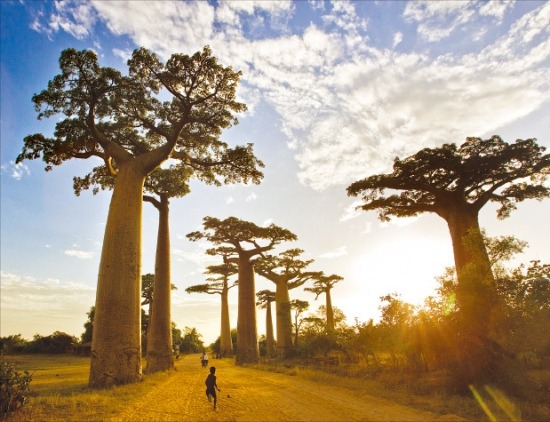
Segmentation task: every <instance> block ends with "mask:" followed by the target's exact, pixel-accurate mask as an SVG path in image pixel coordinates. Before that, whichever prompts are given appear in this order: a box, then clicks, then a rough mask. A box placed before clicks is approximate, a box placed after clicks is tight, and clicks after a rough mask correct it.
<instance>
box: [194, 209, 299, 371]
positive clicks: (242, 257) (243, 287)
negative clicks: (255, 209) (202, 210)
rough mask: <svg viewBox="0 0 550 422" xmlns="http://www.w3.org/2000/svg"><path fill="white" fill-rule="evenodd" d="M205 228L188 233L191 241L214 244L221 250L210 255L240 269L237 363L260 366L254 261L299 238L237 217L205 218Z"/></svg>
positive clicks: (211, 250) (285, 230)
mask: <svg viewBox="0 0 550 422" xmlns="http://www.w3.org/2000/svg"><path fill="white" fill-rule="evenodd" d="M203 227H204V229H205V231H204V232H193V233H189V234H188V235H187V237H188V238H189V239H190V240H192V241H197V240H200V239H206V240H208V241H210V242H212V243H213V244H214V245H216V246H218V247H217V248H213V249H209V250H208V251H207V253H208V254H210V255H224V256H225V258H224V260H225V262H233V263H236V264H237V265H238V266H239V281H238V283H239V287H238V289H239V303H238V315H237V356H236V363H237V364H238V365H242V364H245V363H257V362H258V360H259V350H258V327H257V323H256V300H255V298H256V289H255V281H254V262H253V258H254V257H255V256H256V255H259V254H262V253H265V252H267V251H270V250H271V249H273V248H274V247H275V246H277V245H278V244H279V243H281V242H284V241H291V240H296V235H295V234H294V233H292V232H290V231H289V230H287V229H283V228H281V227H279V226H276V225H275V224H271V225H269V226H267V227H260V226H257V225H256V224H254V223H252V222H249V221H243V220H240V219H238V218H236V217H228V218H226V219H225V220H219V219H217V218H214V217H204V219H203ZM262 244H263V246H262ZM222 245H228V246H222ZM247 247H248V249H247Z"/></svg>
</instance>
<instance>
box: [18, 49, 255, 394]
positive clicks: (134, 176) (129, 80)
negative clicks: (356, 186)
mask: <svg viewBox="0 0 550 422" xmlns="http://www.w3.org/2000/svg"><path fill="white" fill-rule="evenodd" d="M59 64H60V68H61V73H60V74H58V75H57V76H55V77H54V78H53V79H52V80H51V81H50V82H49V83H48V88H47V89H45V90H43V91H42V92H40V93H39V94H36V95H34V96H33V102H34V104H35V108H36V110H37V112H38V118H39V119H42V118H48V117H52V116H55V115H58V114H62V115H64V118H63V119H62V120H59V121H58V122H57V123H56V128H55V131H54V135H53V137H51V138H49V137H46V136H44V135H43V134H41V133H37V134H33V135H29V136H27V137H25V139H24V146H23V150H22V152H21V154H20V155H19V156H18V157H17V162H18V163H19V162H22V161H23V160H26V159H28V160H31V159H37V158H42V160H43V161H44V162H45V164H46V171H48V170H51V169H52V168H53V166H57V165H60V164H62V163H63V162H65V161H67V160H70V159H74V158H81V159H87V158H92V157H97V158H99V159H100V160H102V161H103V163H104V164H105V166H106V168H108V169H109V172H110V174H113V175H116V180H115V183H114V188H113V195H112V198H111V203H110V206H109V213H108V216H107V223H106V226H105V236H104V239H103V248H102V253H101V260H100V265H99V273H98V283H97V292H96V307H95V321H94V334H93V341H92V354H91V356H92V359H91V365H90V377H89V386H90V387H107V386H110V385H113V384H125V383H131V382H137V381H139V380H141V377H142V366H141V338H140V336H141V333H140V315H141V308H140V292H141V274H140V269H141V220H142V196H143V186H144V182H145V178H146V177H147V175H148V174H150V173H151V172H152V171H153V170H155V169H156V168H157V167H159V166H160V165H161V164H162V163H163V162H165V161H166V160H167V159H168V158H171V159H173V160H177V161H179V162H183V163H187V164H189V165H190V166H191V167H201V166H202V167H209V166H211V165H212V163H213V162H219V163H223V164H221V168H220V170H222V169H223V171H225V172H226V173H227V175H228V176H227V177H228V179H229V180H230V181H233V180H239V181H243V182H247V181H249V180H252V181H254V180H255V178H256V177H260V175H261V173H260V172H259V171H258V170H257V169H256V168H257V166H261V165H262V164H261V162H259V161H258V160H257V159H256V158H255V157H254V155H253V153H252V146H251V145H250V144H249V145H247V146H244V147H239V146H238V147H235V148H233V149H232V148H229V146H228V145H227V144H226V143H224V142H222V141H220V139H219V137H220V135H221V131H222V129H224V128H228V127H230V126H231V125H233V124H237V123H238V121H237V119H236V116H235V113H239V112H242V111H245V110H246V105H245V104H243V103H240V102H238V101H236V88H237V85H238V82H239V78H240V75H241V74H240V72H235V71H234V70H233V69H232V68H231V67H223V66H222V65H220V64H219V63H218V62H217V60H216V58H215V57H213V56H212V53H211V50H210V48H209V47H205V48H204V49H203V50H202V51H200V52H197V53H195V54H194V55H192V56H188V55H184V54H173V55H172V56H171V57H170V58H169V59H168V60H167V62H166V63H163V62H161V60H160V59H159V58H158V57H157V56H156V55H155V54H154V53H152V52H150V51H148V50H147V49H145V48H140V49H137V50H135V51H134V52H133V55H132V58H131V59H130V60H129V61H128V67H129V70H128V75H127V76H125V75H123V74H122V73H121V72H119V71H118V70H116V69H113V68H109V67H101V66H100V65H99V63H98V58H97V55H96V53H95V52H93V51H89V50H88V51H87V50H84V51H76V50H75V49H67V50H64V51H63V52H62V53H61V57H60V61H59ZM235 168H239V169H248V170H249V171H248V172H245V173H244V174H245V175H244V176H243V173H241V172H239V173H238V174H237V173H235V174H233V170H234V169H235Z"/></svg>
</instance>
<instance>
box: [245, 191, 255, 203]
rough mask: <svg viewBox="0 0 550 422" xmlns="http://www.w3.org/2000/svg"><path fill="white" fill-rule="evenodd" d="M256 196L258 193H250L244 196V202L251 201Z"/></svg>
mask: <svg viewBox="0 0 550 422" xmlns="http://www.w3.org/2000/svg"><path fill="white" fill-rule="evenodd" d="M257 198H258V195H256V194H255V193H254V192H253V193H251V194H250V195H248V196H247V197H246V202H252V201H255V200H256V199H257Z"/></svg>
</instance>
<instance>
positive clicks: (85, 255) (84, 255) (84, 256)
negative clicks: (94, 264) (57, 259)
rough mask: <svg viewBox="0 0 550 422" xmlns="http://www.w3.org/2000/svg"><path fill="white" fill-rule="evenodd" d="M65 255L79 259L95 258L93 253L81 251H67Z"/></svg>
mask: <svg viewBox="0 0 550 422" xmlns="http://www.w3.org/2000/svg"><path fill="white" fill-rule="evenodd" d="M63 253H64V254H65V255H67V256H74V257H75V258H79V259H91V258H93V256H94V253H93V252H86V251H79V250H75V249H66V250H65V251H64V252H63Z"/></svg>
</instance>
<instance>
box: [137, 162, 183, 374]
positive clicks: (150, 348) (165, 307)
mask: <svg viewBox="0 0 550 422" xmlns="http://www.w3.org/2000/svg"><path fill="white" fill-rule="evenodd" d="M192 173H193V171H192V169H191V168H189V167H187V166H181V165H180V166H171V167H170V168H168V169H162V168H157V169H156V170H155V171H153V172H152V173H151V174H150V175H149V176H148V177H147V179H146V180H145V191H146V192H151V193H152V194H154V195H143V200H144V201H146V202H149V203H151V204H152V205H153V206H154V207H155V208H156V209H157V211H158V212H159V226H158V234H157V249H156V255H155V283H154V285H153V302H152V304H151V306H150V314H149V330H148V332H147V368H146V370H147V372H149V373H154V372H159V371H167V370H169V369H172V368H173V367H174V355H173V353H172V350H173V347H174V345H173V340H172V316H171V309H172V302H171V294H170V293H171V286H172V281H171V267H170V216H169V213H170V198H177V197H182V196H184V195H186V194H187V193H189V184H188V179H189V177H190V176H191V175H192Z"/></svg>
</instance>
